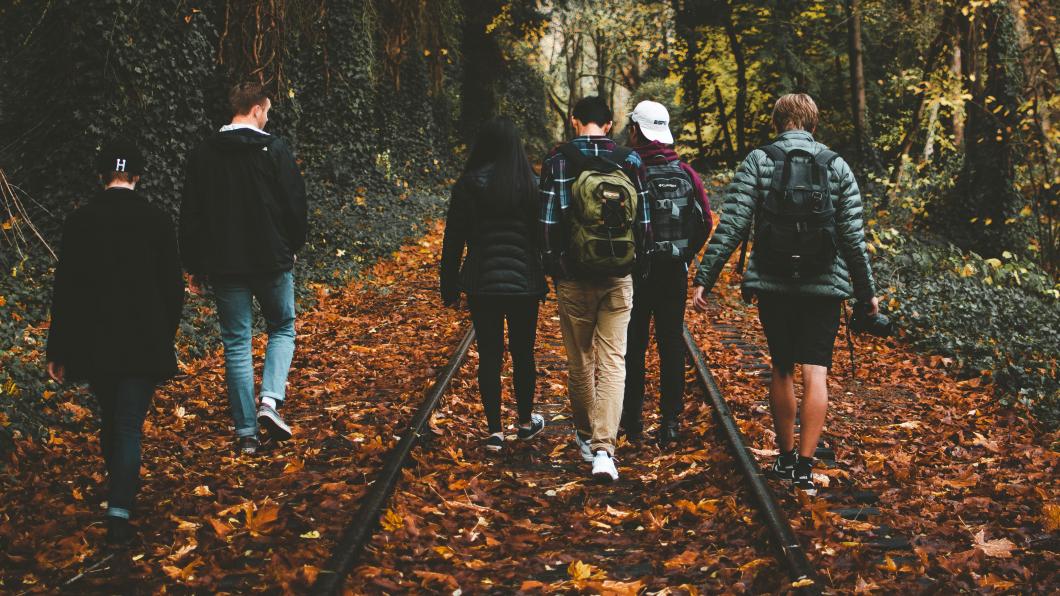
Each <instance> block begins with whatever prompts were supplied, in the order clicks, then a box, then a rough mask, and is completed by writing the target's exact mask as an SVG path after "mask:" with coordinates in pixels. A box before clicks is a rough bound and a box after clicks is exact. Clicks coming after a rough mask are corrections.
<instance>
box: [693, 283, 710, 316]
mask: <svg viewBox="0 0 1060 596" xmlns="http://www.w3.org/2000/svg"><path fill="white" fill-rule="evenodd" d="M692 306H693V307H694V308H695V309H696V312H707V289H706V288H704V287H703V286H696V289H695V290H693V291H692Z"/></svg>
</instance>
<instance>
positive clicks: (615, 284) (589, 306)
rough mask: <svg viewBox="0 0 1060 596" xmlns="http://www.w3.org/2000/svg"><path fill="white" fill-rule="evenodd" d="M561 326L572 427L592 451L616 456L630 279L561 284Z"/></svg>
mask: <svg viewBox="0 0 1060 596" xmlns="http://www.w3.org/2000/svg"><path fill="white" fill-rule="evenodd" d="M556 294H557V296H558V298H559V324H560V328H561V329H562V330H563V344H564V346H565V347H566V348H567V370H568V380H567V393H568V395H569V396H570V403H571V409H572V410H574V426H575V428H576V429H577V430H578V433H579V434H580V435H581V436H582V438H583V439H584V438H586V437H589V438H590V445H591V446H592V450H593V453H596V452H597V451H599V450H601V449H602V450H604V451H607V452H608V453H610V454H614V452H615V442H616V440H617V438H618V425H619V420H620V418H621V416H622V398H623V393H624V390H625V384H626V330H627V329H628V328H629V316H630V311H631V310H632V308H633V280H632V278H631V277H630V276H628V275H627V276H626V277H617V278H616V277H612V278H606V279H602V280H590V281H560V282H559V283H558V284H557V285H556Z"/></svg>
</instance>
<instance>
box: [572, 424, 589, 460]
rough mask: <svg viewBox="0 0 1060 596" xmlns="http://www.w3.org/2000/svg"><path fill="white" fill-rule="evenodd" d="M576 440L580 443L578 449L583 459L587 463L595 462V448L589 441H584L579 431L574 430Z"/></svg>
mask: <svg viewBox="0 0 1060 596" xmlns="http://www.w3.org/2000/svg"><path fill="white" fill-rule="evenodd" d="M574 442H575V443H577V445H578V451H579V452H580V453H581V455H582V460H584V461H585V463H587V464H591V463H593V450H592V449H591V448H590V447H589V443H588V441H583V440H582V438H581V436H580V435H579V434H578V431H574Z"/></svg>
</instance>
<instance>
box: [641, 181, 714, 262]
mask: <svg viewBox="0 0 1060 596" xmlns="http://www.w3.org/2000/svg"><path fill="white" fill-rule="evenodd" d="M645 169H646V170H647V175H648V194H649V198H650V199H651V228H652V235H653V236H654V237H655V250H654V251H653V252H654V254H655V255H658V256H659V257H661V258H669V259H672V260H675V261H685V262H688V261H690V260H692V257H693V256H695V254H696V253H697V252H699V249H700V248H703V245H704V244H705V243H706V240H707V236H708V234H709V230H707V229H706V228H707V225H706V223H705V222H704V220H703V207H702V206H701V205H700V204H699V201H697V200H696V191H695V187H694V186H693V185H692V180H691V178H690V177H689V175H688V173H687V172H685V171H684V169H682V168H681V164H680V162H678V161H670V162H667V163H663V164H655V165H649V166H647V167H646V168H645Z"/></svg>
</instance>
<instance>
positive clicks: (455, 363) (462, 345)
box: [312, 327, 821, 594]
mask: <svg viewBox="0 0 1060 596" xmlns="http://www.w3.org/2000/svg"><path fill="white" fill-rule="evenodd" d="M473 340H474V332H473V331H471V330H469V331H467V333H465V335H464V337H463V339H462V340H461V341H460V342H459V343H458V345H457V347H456V349H455V351H454V352H453V354H452V356H451V357H450V359H449V362H448V364H447V365H446V366H445V368H443V369H442V371H441V372H440V373H439V375H438V377H437V379H436V380H435V382H434V384H433V385H432V386H431V388H430V389H429V390H428V391H427V394H426V397H425V398H424V400H423V402H422V404H421V406H420V408H419V410H418V411H417V413H416V415H415V416H414V418H413V419H412V422H411V423H410V425H409V427H408V429H407V430H406V431H405V432H404V434H403V435H402V437H401V440H400V441H399V442H398V444H397V445H396V446H395V447H393V448H392V449H391V451H390V452H389V453H388V454H387V457H386V460H385V463H384V465H383V467H382V469H381V470H380V472H379V473H378V475H377V476H376V478H375V480H374V481H373V482H372V485H371V487H370V489H369V491H368V492H367V493H366V494H365V495H364V497H363V498H362V499H361V501H360V505H359V507H358V509H357V511H356V512H355V514H354V515H353V517H352V518H351V520H350V522H349V523H348V524H347V526H346V527H345V529H344V531H343V533H342V535H341V538H340V539H339V541H338V542H337V543H336V546H335V548H334V550H333V551H332V555H331V558H330V559H329V560H328V562H327V563H326V564H325V565H324V567H323V568H322V569H321V571H320V573H319V575H318V576H317V580H316V582H315V584H314V585H313V588H312V593H314V594H339V593H341V592H342V591H343V586H344V582H345V580H346V577H347V575H348V574H349V573H350V571H351V570H352V569H353V568H354V567H355V566H356V565H357V564H358V563H359V562H360V559H361V556H362V554H363V552H364V550H365V547H366V546H367V544H368V543H369V541H370V540H371V538H372V536H373V534H374V532H375V531H376V529H377V528H378V527H379V525H380V517H381V516H382V514H383V512H384V511H385V510H386V509H387V505H388V502H389V500H390V498H391V496H392V495H393V493H394V491H395V488H396V487H397V485H398V482H399V481H400V479H401V470H402V468H404V467H405V466H406V465H407V464H408V463H409V461H410V458H411V455H412V453H413V451H414V449H415V448H416V446H417V445H418V444H419V443H420V442H421V439H422V438H423V437H424V433H425V430H426V428H427V423H428V421H429V420H430V419H431V416H432V414H433V413H434V411H435V410H436V408H437V407H438V406H439V404H440V403H441V402H442V398H443V396H444V394H445V393H446V391H447V389H448V388H449V385H450V383H451V382H452V380H453V379H454V377H455V376H456V375H457V373H458V371H459V369H460V367H461V365H462V364H463V362H464V360H465V358H466V356H467V352H468V350H469V348H470V347H471V345H472V342H473ZM684 340H685V345H686V348H687V350H688V355H689V359H690V361H691V362H692V364H693V367H694V369H695V373H696V376H697V378H698V379H699V381H700V382H701V383H702V385H703V387H704V389H705V399H706V401H707V402H708V404H709V405H710V407H711V409H712V412H713V415H714V417H715V420H716V423H717V427H718V431H719V434H720V435H721V436H722V438H723V439H724V441H725V444H726V445H727V447H728V450H729V452H730V453H731V455H732V456H733V458H734V461H735V463H736V467H737V469H738V471H739V472H740V475H741V476H742V477H743V479H744V480H745V481H746V484H747V487H748V490H749V493H750V495H751V497H752V501H753V502H754V504H755V507H756V509H757V512H758V514H759V517H760V518H761V521H762V523H763V525H764V526H765V528H766V529H767V531H768V533H769V536H770V540H771V543H772V545H773V547H774V549H775V551H776V554H777V560H778V561H779V562H780V563H781V564H782V566H783V567H784V569H785V570H786V572H787V574H788V576H789V579H790V585H791V586H792V587H793V588H795V589H796V590H797V591H799V592H800V593H804V594H819V593H821V588H820V586H821V583H820V581H819V579H818V578H817V576H816V573H815V572H814V569H813V567H812V565H811V564H810V562H809V560H808V558H807V557H806V553H805V551H804V550H803V548H802V547H801V545H800V544H799V542H798V539H797V538H796V536H795V534H794V532H793V530H792V527H791V524H790V522H789V520H788V519H787V517H786V516H785V514H784V512H783V510H782V509H781V507H780V506H779V504H778V502H777V500H776V496H775V495H774V494H773V492H772V490H771V489H770V488H769V485H768V484H767V483H766V481H765V479H764V477H763V475H762V471H761V470H760V468H759V467H758V464H757V462H756V461H755V459H754V456H753V454H752V453H751V452H750V450H749V448H748V446H747V442H746V440H745V437H744V436H743V434H742V432H741V431H740V429H739V426H738V425H737V423H736V420H735V418H734V416H733V414H732V412H731V410H730V409H729V407H728V405H727V403H726V401H725V399H724V397H723V395H722V393H721V391H720V390H719V389H718V386H717V384H716V383H715V382H714V378H713V376H712V375H711V373H710V369H709V367H708V365H707V362H706V358H705V357H704V355H703V353H702V352H701V351H700V349H699V347H698V346H697V345H696V343H695V340H694V339H693V337H692V335H691V333H690V332H689V330H688V328H687V327H686V328H685V330H684Z"/></svg>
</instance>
